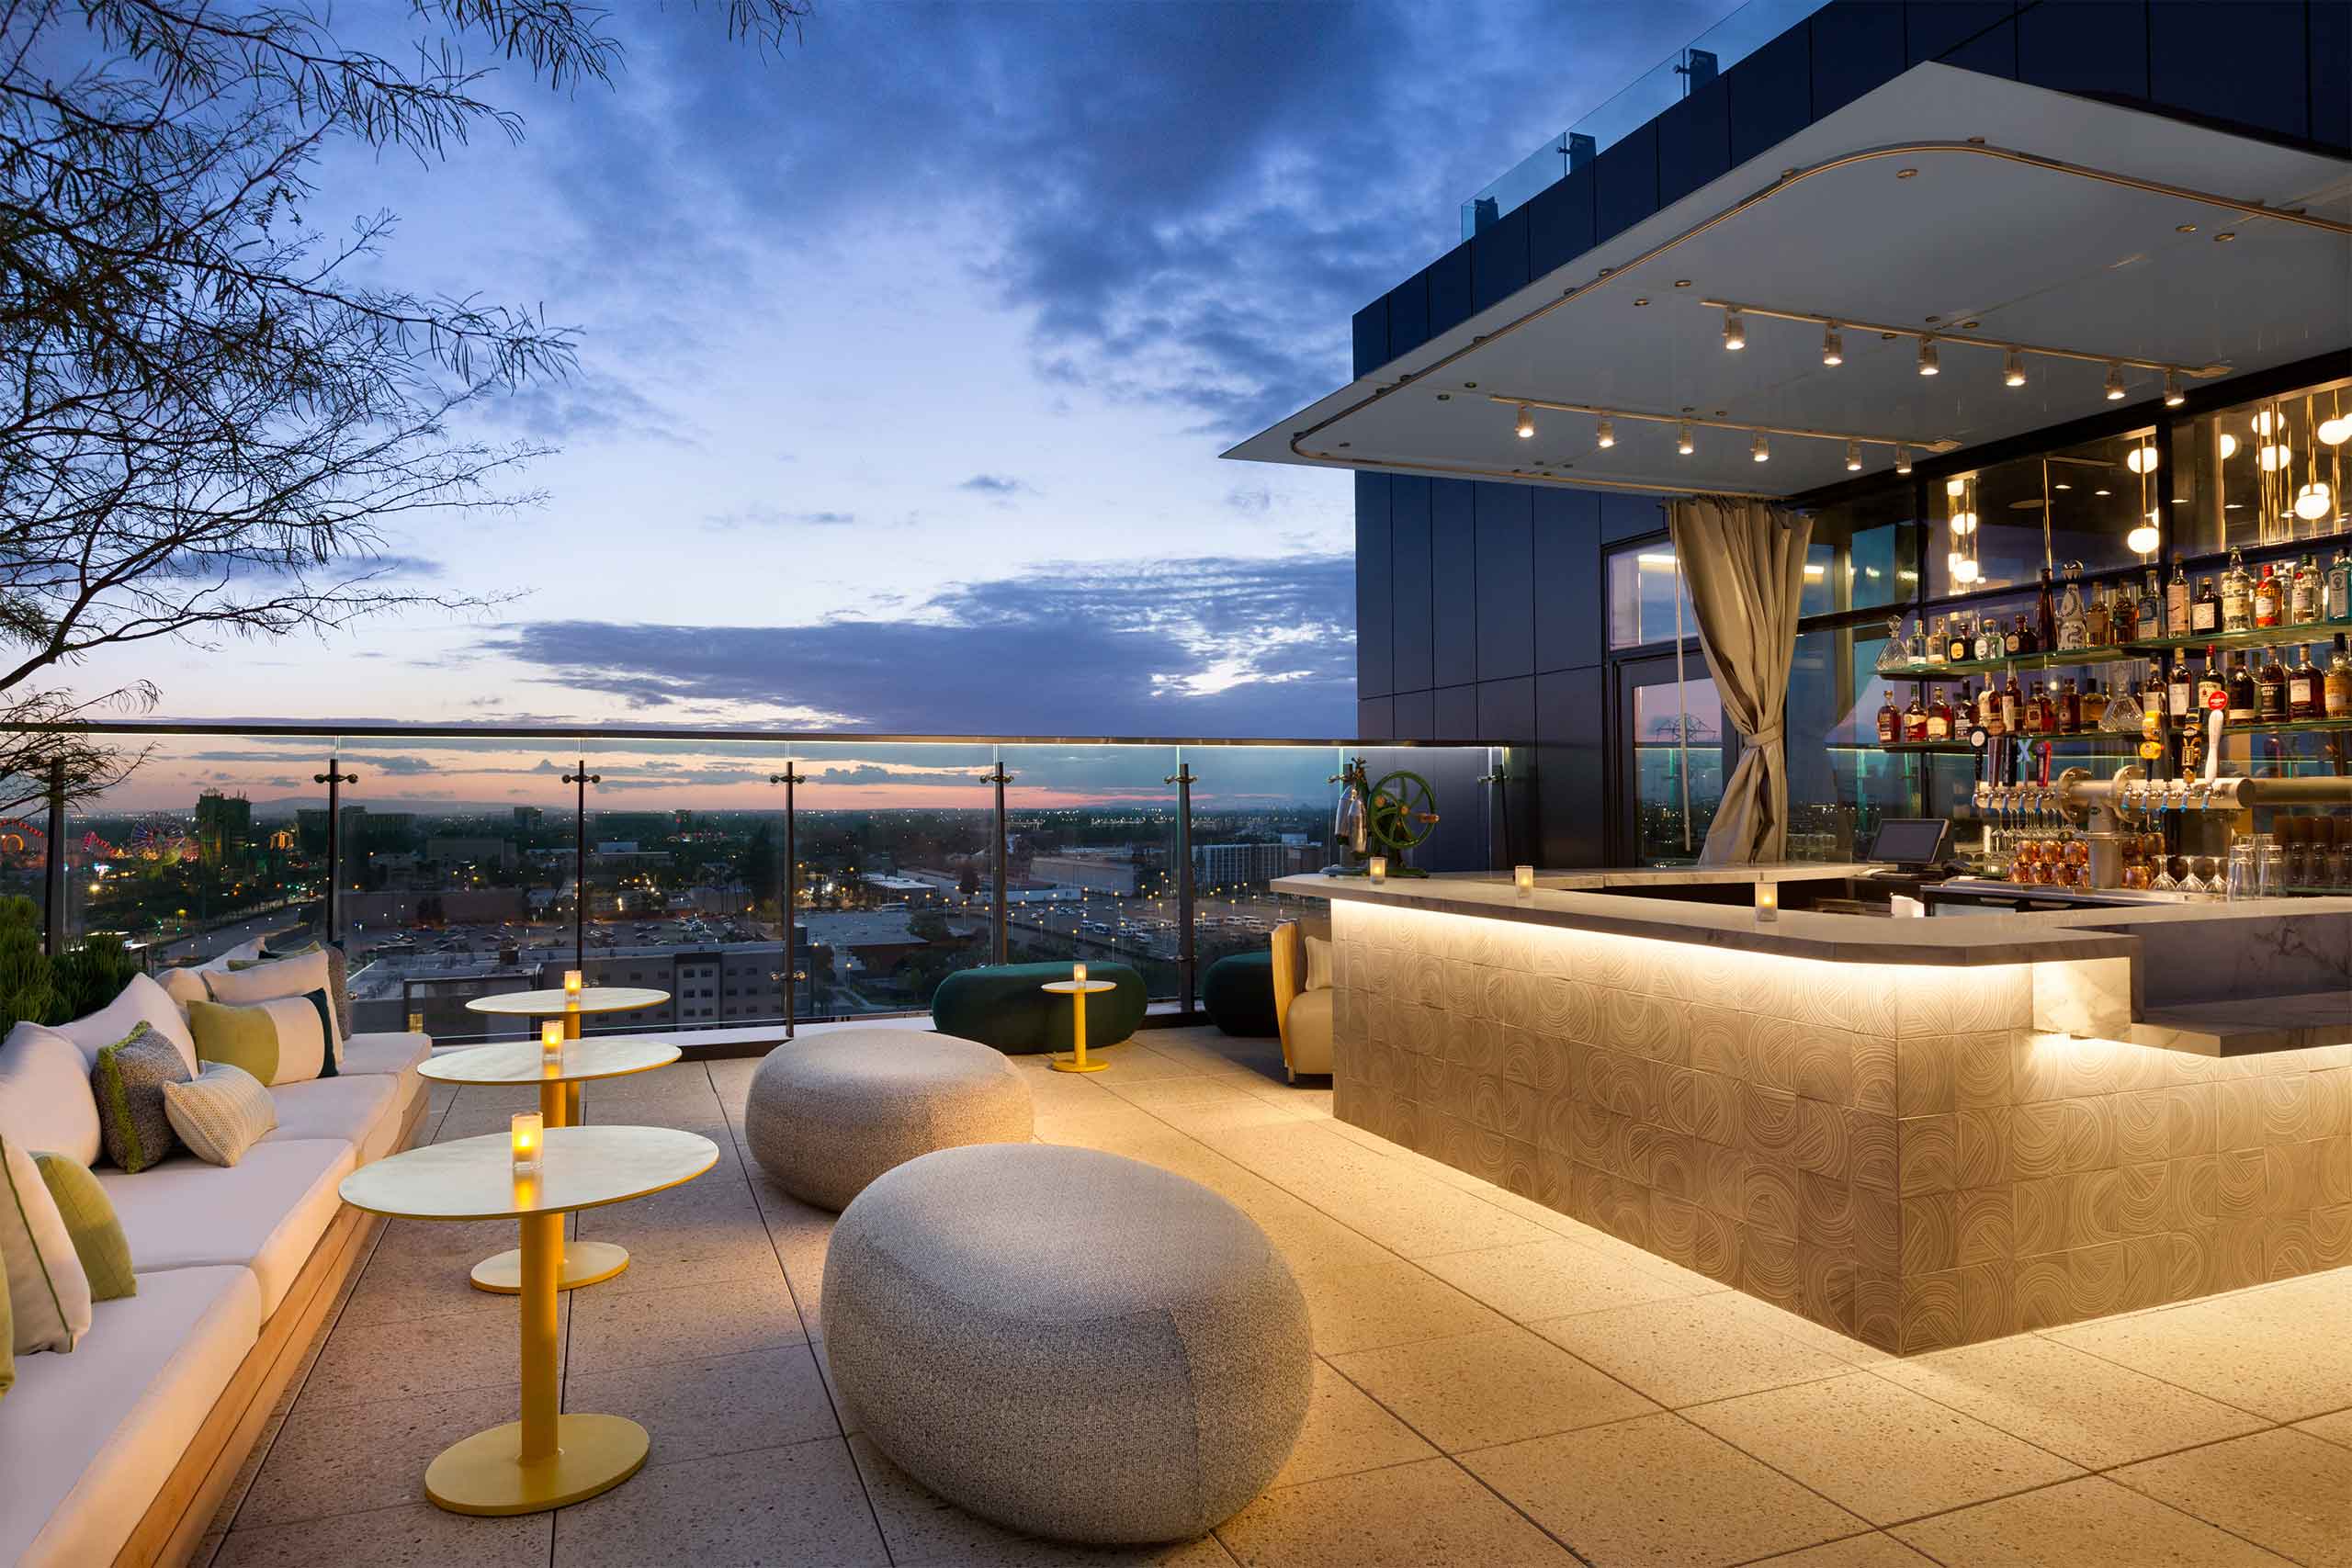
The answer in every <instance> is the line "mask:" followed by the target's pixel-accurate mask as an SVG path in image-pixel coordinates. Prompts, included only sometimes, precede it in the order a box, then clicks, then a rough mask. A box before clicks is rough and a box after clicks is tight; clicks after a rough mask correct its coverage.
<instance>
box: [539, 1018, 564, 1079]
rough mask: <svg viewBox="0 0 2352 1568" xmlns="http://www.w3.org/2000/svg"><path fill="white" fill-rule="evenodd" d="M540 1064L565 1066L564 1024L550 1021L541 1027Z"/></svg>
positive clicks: (553, 1020)
mask: <svg viewBox="0 0 2352 1568" xmlns="http://www.w3.org/2000/svg"><path fill="white" fill-rule="evenodd" d="M539 1063H540V1065H541V1066H548V1067H555V1066H562V1065H563V1022H562V1021H561V1020H560V1019H553V1018H551V1019H548V1020H547V1021H545V1022H543V1023H541V1024H540V1025H539Z"/></svg>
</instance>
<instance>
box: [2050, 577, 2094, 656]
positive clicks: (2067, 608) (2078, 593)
mask: <svg viewBox="0 0 2352 1568" xmlns="http://www.w3.org/2000/svg"><path fill="white" fill-rule="evenodd" d="M2080 570H2081V569H2080V568H2079V567H2078V566H2076V565H2074V564H2071V563H2070V564H2069V565H2068V566H2067V568H2066V588H2065V592H2064V593H2062V594H2060V595H2059V598H2058V642H2057V647H2058V648H2059V649H2060V650H2061V651H2063V652H2067V653H2073V652H2076V651H2078V650H2080V649H2086V648H2088V647H2089V646H2090V636H2089V618H2090V617H2089V613H2088V612H2087V611H2086V610H2085V609H2084V608H2083V585H2082V583H2081V582H2079V581H2076V577H2077V574H2078V572H2079V571H2080Z"/></svg>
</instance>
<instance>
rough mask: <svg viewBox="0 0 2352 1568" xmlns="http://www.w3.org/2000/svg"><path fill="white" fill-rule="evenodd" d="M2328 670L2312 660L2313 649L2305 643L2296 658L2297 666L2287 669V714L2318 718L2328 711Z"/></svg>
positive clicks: (2296, 716)
mask: <svg viewBox="0 0 2352 1568" xmlns="http://www.w3.org/2000/svg"><path fill="white" fill-rule="evenodd" d="M2326 681H2327V676H2326V672H2325V671H2323V670H2321V669H2320V667H2319V666H2318V665H2316V664H2313V663H2312V649H2311V645H2310V644H2309V643H2305V644H2304V645H2303V646H2302V648H2301V650H2299V652H2298V654H2297V656H2296V659H2295V667H2294V668H2293V669H2292V670H2290V671H2287V716H2288V717H2289V718H2317V717H2319V716H2321V715H2322V714H2323V713H2324V712H2325V711H2326V706H2327V696H2326Z"/></svg>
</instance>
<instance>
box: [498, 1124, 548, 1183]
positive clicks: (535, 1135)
mask: <svg viewBox="0 0 2352 1568" xmlns="http://www.w3.org/2000/svg"><path fill="white" fill-rule="evenodd" d="M547 1135H548V1134H547V1125H546V1123H545V1122H542V1121H541V1120H540V1119H539V1113H538V1112H537V1111H516V1112H515V1119H514V1120H513V1121H512V1122H508V1123H507V1131H506V1136H507V1140H508V1142H509V1144H510V1145H511V1146H512V1147H513V1149H514V1153H515V1175H517V1176H535V1175H537V1173H538V1169H539V1157H540V1156H541V1155H542V1154H543V1153H544V1152H545V1150H546V1148H547Z"/></svg>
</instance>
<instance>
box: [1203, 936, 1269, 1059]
mask: <svg viewBox="0 0 2352 1568" xmlns="http://www.w3.org/2000/svg"><path fill="white" fill-rule="evenodd" d="M1201 1005H1202V1006H1203V1007H1204V1008H1206V1009H1208V1010H1209V1021H1210V1022H1212V1023H1214V1024H1216V1026H1217V1028H1218V1030H1219V1031H1221V1032H1224V1033H1227V1034H1244V1035H1251V1036H1255V1037H1259V1038H1265V1039H1271V1038H1272V1037H1273V1036H1275V1035H1278V1034H1280V1033H1281V1032H1282V1021H1281V1020H1279V1019H1277V1018H1276V1017H1275V1016H1274V955H1273V954H1272V953H1271V952H1268V953H1227V955H1226V956H1225V957H1223V958H1220V959H1218V960H1217V961H1216V963H1214V964H1210V965H1209V972H1208V974H1207V975H1206V976H1204V978H1203V979H1202V981H1201Z"/></svg>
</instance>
